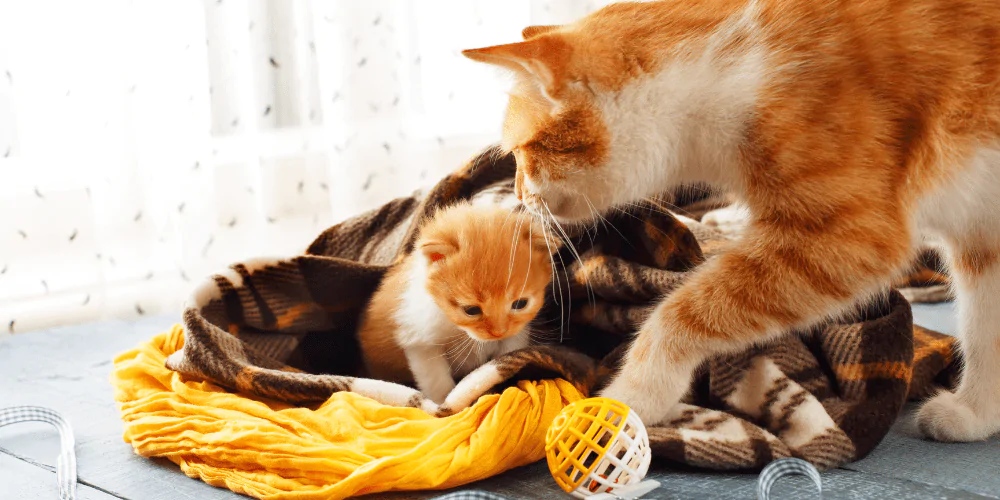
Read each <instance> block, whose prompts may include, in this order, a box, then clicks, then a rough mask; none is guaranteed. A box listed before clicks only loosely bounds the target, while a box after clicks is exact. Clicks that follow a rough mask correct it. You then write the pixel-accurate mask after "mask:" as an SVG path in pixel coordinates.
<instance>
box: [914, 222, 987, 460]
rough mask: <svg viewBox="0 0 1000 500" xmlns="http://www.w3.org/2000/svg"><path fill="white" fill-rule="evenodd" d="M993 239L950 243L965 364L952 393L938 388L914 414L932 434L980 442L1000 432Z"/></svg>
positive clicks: (941, 437)
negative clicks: (936, 392)
mask: <svg viewBox="0 0 1000 500" xmlns="http://www.w3.org/2000/svg"><path fill="white" fill-rule="evenodd" d="M993 224H997V225H1000V221H993ZM991 229H992V228H991ZM994 241H995V240H992V239H991V241H990V244H986V243H984V242H983V241H974V242H969V241H964V242H953V243H950V244H949V253H950V259H949V260H950V261H951V274H952V276H953V279H954V282H955V292H956V295H957V297H958V322H959V328H958V337H959V345H960V347H961V351H962V356H963V361H964V364H963V367H962V376H961V382H959V385H958V387H957V388H956V390H955V392H941V393H939V394H938V395H936V396H934V397H933V398H931V399H930V400H929V401H928V402H927V403H926V404H924V406H923V407H922V408H921V409H920V412H919V413H918V414H917V424H918V426H919V428H920V430H921V432H923V434H924V435H926V436H927V437H930V438H932V439H936V440H939V441H978V440H982V439H986V438H988V437H990V436H991V435H992V434H994V433H996V432H998V431H1000V245H998V244H996V243H994Z"/></svg>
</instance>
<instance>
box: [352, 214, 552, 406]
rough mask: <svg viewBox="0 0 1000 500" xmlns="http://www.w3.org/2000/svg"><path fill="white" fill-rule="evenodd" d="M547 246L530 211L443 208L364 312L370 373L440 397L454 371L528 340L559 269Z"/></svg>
mask: <svg viewBox="0 0 1000 500" xmlns="http://www.w3.org/2000/svg"><path fill="white" fill-rule="evenodd" d="M550 248H553V249H554V247H552V242H549V241H548V240H546V238H545V233H544V232H543V229H542V228H541V227H540V226H539V225H538V224H537V222H535V221H534V220H533V219H532V218H531V217H528V216H526V214H524V213H523V212H515V213H512V212H511V211H510V210H508V209H507V208H503V207H500V206H494V205H488V204H487V205H473V204H469V203H461V204H458V205H453V206H451V207H448V208H445V209H442V210H441V211H439V212H438V213H437V214H435V215H434V217H432V218H431V219H430V220H429V221H427V222H426V223H424V225H423V226H422V227H421V229H420V235H419V237H418V239H417V242H416V247H415V250H414V252H412V253H411V254H410V255H409V256H407V257H406V258H405V259H404V260H402V261H401V262H400V263H398V264H397V265H395V266H393V268H392V269H390V270H389V272H388V273H387V275H386V276H385V278H384V279H383V281H382V284H381V285H380V287H379V289H378V291H376V292H375V295H374V296H373V297H372V299H371V302H370V303H369V305H368V308H367V310H366V312H365V314H364V315H363V317H362V319H361V325H360V329H359V332H360V333H359V338H360V341H361V350H362V354H363V357H364V362H365V367H366V369H367V371H368V375H370V376H372V377H374V378H378V379H381V380H388V381H391V382H399V383H414V382H415V383H416V386H417V388H418V389H420V391H421V392H422V393H423V394H424V395H425V396H427V397H428V398H430V399H431V400H433V401H435V402H437V403H442V402H444V401H445V397H446V396H448V394H449V393H450V392H451V390H452V389H454V388H455V377H463V376H465V375H466V374H468V373H469V372H471V371H473V370H474V369H476V368H478V367H479V366H480V365H482V364H483V363H485V362H487V361H489V360H490V359H491V358H494V357H496V356H498V355H501V354H505V353H508V352H511V351H515V350H517V349H521V348H523V347H527V346H528V344H529V342H530V332H529V329H528V323H529V322H530V321H531V320H532V319H534V318H535V316H536V315H537V314H538V311H539V309H540V308H541V307H542V304H543V303H544V300H545V293H546V291H547V290H548V285H549V282H550V278H551V275H552V265H551V260H550V255H551V254H550V253H549V252H550V250H549V249H550Z"/></svg>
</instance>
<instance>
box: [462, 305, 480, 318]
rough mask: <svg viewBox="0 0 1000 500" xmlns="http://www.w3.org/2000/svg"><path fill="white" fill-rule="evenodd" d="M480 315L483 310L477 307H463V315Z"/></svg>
mask: <svg viewBox="0 0 1000 500" xmlns="http://www.w3.org/2000/svg"><path fill="white" fill-rule="evenodd" d="M482 313H483V310H482V309H480V308H479V306H466V307H465V314H468V315H469V316H479V315H480V314H482Z"/></svg>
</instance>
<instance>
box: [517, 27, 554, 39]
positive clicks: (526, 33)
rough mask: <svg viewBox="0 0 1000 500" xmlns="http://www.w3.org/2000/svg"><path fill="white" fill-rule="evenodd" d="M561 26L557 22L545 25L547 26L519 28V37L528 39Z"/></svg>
mask: <svg viewBox="0 0 1000 500" xmlns="http://www.w3.org/2000/svg"><path fill="white" fill-rule="evenodd" d="M561 27H562V26H559V25H557V24H553V25H547V26H528V27H527V28H524V29H523V30H521V38H523V39H525V40H530V39H532V38H534V37H536V36H538V35H541V34H544V33H548V32H550V31H552V30H554V29H558V28H561Z"/></svg>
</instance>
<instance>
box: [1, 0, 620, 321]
mask: <svg viewBox="0 0 1000 500" xmlns="http://www.w3.org/2000/svg"><path fill="white" fill-rule="evenodd" d="M604 3H607V2H577V1H561V2H560V1H549V2H543V1H527V0H522V1H515V0H494V1H469V0H452V1H426V2H417V1H391V0H381V1H379V0H356V1H333V0H327V1H321V0H312V1H309V0H301V1H298V0H296V1H292V0H170V1H165V0H150V1H140V0H135V1H127V0H87V1H80V0H61V1H60V0H31V1H27V0H25V1H21V0H0V321H3V322H4V323H3V326H4V327H3V328H2V329H0V332H3V333H0V335H5V334H7V333H16V332H20V331H27V330H32V329H37V328H42V327H47V326H52V325H57V324H66V323H74V322H81V321H96V320H102V319H109V318H130V317H135V316H136V315H140V314H153V313H163V312H169V311H175V310H179V307H180V305H181V303H182V301H183V300H184V298H185V296H186V294H187V292H188V290H189V289H190V288H191V286H192V285H193V282H194V281H196V280H198V279H200V278H202V277H203V276H205V275H206V274H208V273H210V272H212V271H214V270H216V269H218V268H220V267H223V266H225V265H227V264H228V263H230V262H232V261H235V260H238V259H243V258H246V257H250V256H255V255H287V254H293V253H298V252H300V251H302V250H303V249H304V248H305V246H306V245H307V244H308V243H309V242H310V241H311V239H312V238H313V237H314V236H316V235H317V234H318V233H319V232H320V231H321V230H322V229H324V228H326V227H327V226H329V225H330V224H332V223H335V222H336V221H338V220H342V219H344V218H346V217H349V216H350V215H352V214H355V213H358V212H361V211H363V210H367V209H369V208H372V207H375V206H378V205H379V204H381V203H383V202H385V201H387V200H389V199H391V198H393V197H396V196H400V195H405V194H409V193H410V192H412V190H414V189H416V188H419V187H421V186H423V185H428V184H431V183H433V182H434V181H435V180H436V179H437V178H439V177H440V176H441V175H443V174H444V173H446V172H448V171H449V170H451V169H453V168H455V167H457V166H458V165H460V164H461V163H462V162H463V161H464V160H465V159H467V158H468V157H469V156H470V155H471V154H473V153H474V152H476V151H477V150H478V149H480V148H481V147H483V146H485V145H487V144H489V143H491V142H494V141H495V140H496V139H497V137H498V131H499V125H500V120H501V114H502V109H503V102H504V99H505V96H504V91H505V90H506V86H507V82H506V81H505V79H504V78H503V77H502V76H501V75H499V74H498V73H497V72H495V71H494V70H492V69H490V68H488V67H484V66H481V65H478V64H475V63H472V62H471V61H467V60H465V59H464V58H462V57H461V55H460V54H459V51H460V50H461V49H463V48H469V47H475V46H481V45H488V44H493V43H505V42H509V41H513V40H515V39H517V37H519V34H520V30H521V28H523V27H524V26H527V25H530V24H552V23H560V22H566V21H569V20H572V19H575V18H577V17H579V16H581V15H583V14H585V13H587V12H589V11H591V10H593V9H594V8H596V7H597V6H598V5H600V4H604Z"/></svg>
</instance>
